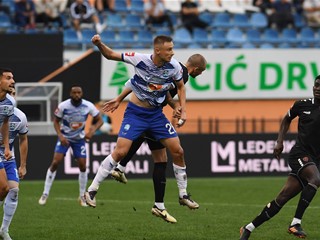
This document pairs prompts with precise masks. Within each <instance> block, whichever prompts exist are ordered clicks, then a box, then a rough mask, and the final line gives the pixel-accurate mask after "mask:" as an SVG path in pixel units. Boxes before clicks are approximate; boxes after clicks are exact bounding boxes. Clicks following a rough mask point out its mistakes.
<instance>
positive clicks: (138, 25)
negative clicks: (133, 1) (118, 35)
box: [125, 13, 143, 30]
mask: <svg viewBox="0 0 320 240" xmlns="http://www.w3.org/2000/svg"><path fill="white" fill-rule="evenodd" d="M125 23H126V24H125V26H126V28H128V29H130V30H140V29H143V24H142V20H141V17H140V16H139V15H136V14H129V13H128V14H127V15H126V17H125Z"/></svg>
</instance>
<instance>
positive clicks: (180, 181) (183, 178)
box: [173, 164, 188, 198]
mask: <svg viewBox="0 0 320 240" xmlns="http://www.w3.org/2000/svg"><path fill="white" fill-rule="evenodd" d="M173 172H174V176H175V177H176V181H177V185H178V188H179V196H180V197H181V198H182V197H183V196H184V195H188V193H187V185H188V180H187V173H186V167H180V166H178V165H175V164H173Z"/></svg>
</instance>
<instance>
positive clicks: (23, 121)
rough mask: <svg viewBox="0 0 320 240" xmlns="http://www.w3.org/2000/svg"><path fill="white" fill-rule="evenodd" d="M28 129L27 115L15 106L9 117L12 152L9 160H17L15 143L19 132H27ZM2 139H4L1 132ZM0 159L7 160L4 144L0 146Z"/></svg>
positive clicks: (0, 139)
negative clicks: (14, 149) (14, 148)
mask: <svg viewBox="0 0 320 240" xmlns="http://www.w3.org/2000/svg"><path fill="white" fill-rule="evenodd" d="M28 131H29V129H28V122H27V117H26V115H25V114H24V113H23V112H22V111H21V110H20V109H18V108H14V114H13V115H11V116H10V118H9V147H10V150H11V152H12V158H10V159H9V160H8V161H14V160H15V156H14V151H13V145H14V140H15V138H16V136H17V135H18V134H27V133H28ZM0 141H2V136H1V134H0ZM0 160H1V161H6V159H5V157H4V145H1V146H0Z"/></svg>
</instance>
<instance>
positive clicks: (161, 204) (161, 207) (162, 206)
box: [154, 202, 166, 210]
mask: <svg viewBox="0 0 320 240" xmlns="http://www.w3.org/2000/svg"><path fill="white" fill-rule="evenodd" d="M154 205H155V206H156V207H157V208H159V209H161V210H163V209H166V208H165V206H164V203H163V202H155V203H154Z"/></svg>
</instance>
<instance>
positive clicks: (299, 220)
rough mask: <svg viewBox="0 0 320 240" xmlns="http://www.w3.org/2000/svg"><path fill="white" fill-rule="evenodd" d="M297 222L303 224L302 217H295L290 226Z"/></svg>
mask: <svg viewBox="0 0 320 240" xmlns="http://www.w3.org/2000/svg"><path fill="white" fill-rule="evenodd" d="M295 224H301V219H299V218H293V219H292V222H291V225H290V226H293V225H295Z"/></svg>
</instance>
